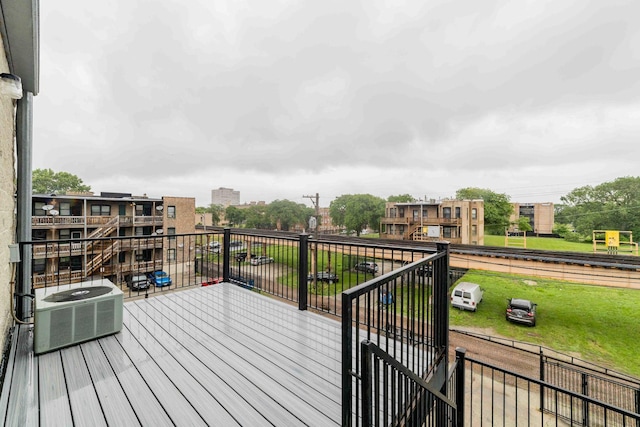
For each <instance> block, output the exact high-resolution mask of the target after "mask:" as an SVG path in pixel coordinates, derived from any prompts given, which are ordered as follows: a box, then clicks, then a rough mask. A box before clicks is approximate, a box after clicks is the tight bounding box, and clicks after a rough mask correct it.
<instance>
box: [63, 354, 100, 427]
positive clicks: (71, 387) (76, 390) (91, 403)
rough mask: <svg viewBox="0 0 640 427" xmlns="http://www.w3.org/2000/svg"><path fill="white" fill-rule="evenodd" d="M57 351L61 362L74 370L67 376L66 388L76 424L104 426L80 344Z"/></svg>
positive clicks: (98, 402)
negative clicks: (60, 356)
mask: <svg viewBox="0 0 640 427" xmlns="http://www.w3.org/2000/svg"><path fill="white" fill-rule="evenodd" d="M59 353H60V354H61V355H62V364H63V365H64V366H66V367H68V369H73V371H74V375H69V376H68V379H67V381H68V387H67V389H68V391H69V401H70V405H71V412H72V413H73V418H74V420H75V423H76V425H90V424H91V425H95V426H96V427H100V426H106V425H107V422H106V420H105V419H104V416H103V415H102V407H101V406H100V401H99V400H98V395H97V394H96V390H95V387H94V386H93V382H92V381H91V375H90V374H89V370H88V369H87V365H86V363H85V361H84V355H83V354H82V350H81V349H80V346H74V347H69V348H68V349H67V350H66V351H63V352H59ZM51 354H54V355H55V354H57V353H51Z"/></svg>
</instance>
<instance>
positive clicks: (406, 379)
mask: <svg viewBox="0 0 640 427" xmlns="http://www.w3.org/2000/svg"><path fill="white" fill-rule="evenodd" d="M361 354H362V358H361V369H360V372H361V378H362V404H361V407H362V411H361V413H362V423H361V424H362V425H364V426H400V425H401V426H438V427H440V426H442V427H444V426H455V425H456V423H457V421H456V417H457V415H458V414H457V407H456V404H455V402H454V401H453V400H452V399H450V398H449V397H447V395H445V394H443V393H442V390H440V389H438V388H436V387H435V386H434V385H433V383H430V382H428V381H425V379H424V378H422V377H420V376H419V375H416V373H414V372H413V371H411V370H410V369H408V368H407V367H406V366H404V365H403V364H401V363H400V362H398V360H396V359H394V358H393V357H391V355H389V354H388V353H387V352H385V351H383V350H382V349H381V348H380V347H378V346H377V345H375V344H374V343H372V342H371V341H363V342H362V344H361Z"/></svg>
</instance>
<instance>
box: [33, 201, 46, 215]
mask: <svg viewBox="0 0 640 427" xmlns="http://www.w3.org/2000/svg"><path fill="white" fill-rule="evenodd" d="M43 206H44V203H43V202H35V203H34V204H33V213H32V215H33V216H45V215H46V214H47V212H46V211H45V210H44V209H42V207H43Z"/></svg>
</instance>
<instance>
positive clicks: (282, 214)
mask: <svg viewBox="0 0 640 427" xmlns="http://www.w3.org/2000/svg"><path fill="white" fill-rule="evenodd" d="M267 214H268V215H269V217H270V219H271V222H272V223H275V224H276V226H278V224H279V225H280V227H279V229H280V230H285V231H287V230H289V229H290V228H291V227H292V226H294V225H297V224H306V222H307V220H308V219H309V217H311V216H313V215H314V210H313V209H312V208H309V207H307V206H305V205H303V204H302V203H295V202H292V201H290V200H274V201H273V202H271V203H269V206H268V208H267Z"/></svg>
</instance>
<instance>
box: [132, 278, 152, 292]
mask: <svg viewBox="0 0 640 427" xmlns="http://www.w3.org/2000/svg"><path fill="white" fill-rule="evenodd" d="M149 286H151V282H150V281H149V278H148V277H147V275H146V274H132V275H131V276H129V277H127V287H128V288H129V289H131V290H132V291H141V290H144V289H147V288H149Z"/></svg>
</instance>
